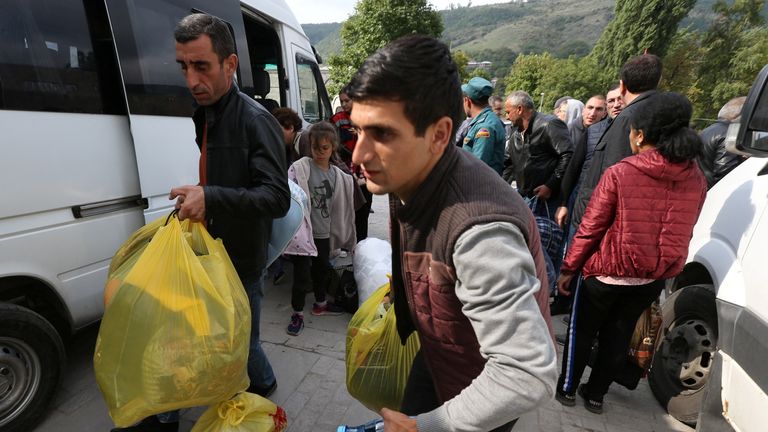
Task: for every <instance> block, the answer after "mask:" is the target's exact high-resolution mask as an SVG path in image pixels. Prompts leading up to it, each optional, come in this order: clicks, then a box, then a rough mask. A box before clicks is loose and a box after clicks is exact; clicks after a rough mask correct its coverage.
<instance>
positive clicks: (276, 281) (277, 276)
mask: <svg viewBox="0 0 768 432" xmlns="http://www.w3.org/2000/svg"><path fill="white" fill-rule="evenodd" d="M284 280H285V272H284V271H283V270H280V271H278V272H277V273H275V277H274V278H273V279H272V284H273V285H280V283H281V282H282V281H284Z"/></svg>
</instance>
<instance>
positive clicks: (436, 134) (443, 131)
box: [429, 116, 453, 154]
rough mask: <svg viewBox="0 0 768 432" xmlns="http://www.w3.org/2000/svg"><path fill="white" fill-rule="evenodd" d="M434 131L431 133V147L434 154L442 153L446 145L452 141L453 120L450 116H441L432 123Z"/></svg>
mask: <svg viewBox="0 0 768 432" xmlns="http://www.w3.org/2000/svg"><path fill="white" fill-rule="evenodd" d="M431 129H432V133H431V134H430V135H429V138H430V143H429V149H430V151H432V153H433V154H442V153H443V151H444V150H445V147H446V146H447V145H448V143H450V141H451V132H452V131H453V120H451V118H450V117H447V116H446V117H441V118H440V119H439V120H437V121H436V122H435V123H434V124H433V125H432V128H431Z"/></svg>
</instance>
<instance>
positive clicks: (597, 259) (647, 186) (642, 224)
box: [561, 149, 707, 280]
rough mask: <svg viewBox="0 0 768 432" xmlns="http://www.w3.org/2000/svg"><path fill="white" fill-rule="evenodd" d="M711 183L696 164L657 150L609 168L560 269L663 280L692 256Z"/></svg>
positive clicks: (678, 270)
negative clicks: (691, 246) (672, 160)
mask: <svg viewBox="0 0 768 432" xmlns="http://www.w3.org/2000/svg"><path fill="white" fill-rule="evenodd" d="M706 193H707V182H706V180H705V179H704V175H703V174H702V172H701V169H700V168H699V166H698V165H697V164H696V162H695V161H688V162H683V163H678V164H673V163H670V162H668V161H667V160H665V159H664V157H663V156H662V155H661V154H660V153H659V152H658V151H657V150H655V149H653V150H649V151H646V152H643V153H641V154H639V155H636V156H630V157H628V158H626V159H623V160H622V161H620V162H619V163H617V164H616V165H614V166H612V167H610V168H608V169H607V170H606V171H605V173H604V174H603V176H602V178H601V179H600V183H598V185H597V188H596V189H595V191H594V192H593V193H592V197H591V199H590V201H589V205H588V207H587V210H586V211H585V213H584V218H583V219H582V221H581V225H580V226H579V230H578V231H577V232H576V235H575V237H574V239H573V242H572V244H571V247H570V248H569V249H568V254H567V256H566V257H565V261H564V262H563V265H562V267H561V271H562V272H563V273H573V272H576V271H578V270H579V269H581V271H582V274H583V276H584V277H588V276H618V277H630V278H644V279H656V280H658V279H665V278H669V277H673V276H676V275H677V274H678V273H680V271H681V270H682V268H683V265H684V264H685V259H686V257H687V255H688V243H689V242H690V241H691V235H692V233H693V225H694V224H695V223H696V220H697V219H698V218H699V213H700V212H701V206H702V204H704V197H705V195H706Z"/></svg>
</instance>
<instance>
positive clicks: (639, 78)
mask: <svg viewBox="0 0 768 432" xmlns="http://www.w3.org/2000/svg"><path fill="white" fill-rule="evenodd" d="M619 77H620V78H621V81H622V82H623V83H624V87H626V88H627V90H628V91H629V92H630V93H635V94H639V93H643V92H647V91H648V90H654V89H656V87H658V86H659V81H660V80H661V59H660V58H659V57H658V56H657V55H654V54H643V55H639V56H637V57H632V58H631V59H629V60H627V62H626V63H624V66H622V67H621V73H620V74H619Z"/></svg>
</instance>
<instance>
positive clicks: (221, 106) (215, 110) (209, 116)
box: [194, 81, 240, 131]
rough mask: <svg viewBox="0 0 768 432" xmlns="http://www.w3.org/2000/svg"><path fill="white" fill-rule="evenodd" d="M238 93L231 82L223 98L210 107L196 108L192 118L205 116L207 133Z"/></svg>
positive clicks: (235, 86)
mask: <svg viewBox="0 0 768 432" xmlns="http://www.w3.org/2000/svg"><path fill="white" fill-rule="evenodd" d="M239 92H240V89H239V88H238V87H237V84H235V82H234V81H232V86H230V88H229V91H227V92H226V93H224V96H222V97H221V98H220V99H219V100H217V101H216V102H214V103H213V104H211V105H206V106H200V105H198V106H197V109H196V110H195V114H194V118H200V115H201V114H200V113H201V112H202V113H204V114H205V123H206V124H207V125H208V128H209V131H210V128H212V127H213V126H214V125H215V124H216V122H218V121H219V120H221V116H222V115H223V113H224V110H225V109H226V107H227V105H229V103H230V102H231V101H232V100H233V99H234V98H236V97H237V94H238V93H239Z"/></svg>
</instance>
